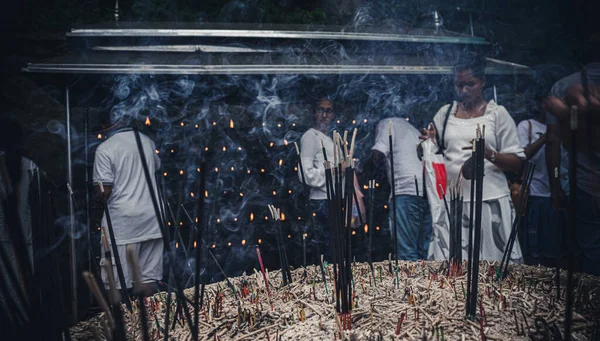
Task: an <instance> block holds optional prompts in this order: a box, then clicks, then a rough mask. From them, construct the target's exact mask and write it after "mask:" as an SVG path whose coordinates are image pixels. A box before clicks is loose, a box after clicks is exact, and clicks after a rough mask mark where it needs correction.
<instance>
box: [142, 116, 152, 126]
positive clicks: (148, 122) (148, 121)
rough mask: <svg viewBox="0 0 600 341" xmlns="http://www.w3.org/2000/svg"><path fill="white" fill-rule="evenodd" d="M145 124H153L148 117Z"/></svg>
mask: <svg viewBox="0 0 600 341" xmlns="http://www.w3.org/2000/svg"><path fill="white" fill-rule="evenodd" d="M144 124H145V125H147V126H149V125H151V124H152V122H150V117H148V116H146V122H144Z"/></svg>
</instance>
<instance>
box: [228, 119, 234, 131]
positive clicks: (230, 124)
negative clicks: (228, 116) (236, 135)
mask: <svg viewBox="0 0 600 341" xmlns="http://www.w3.org/2000/svg"><path fill="white" fill-rule="evenodd" d="M229 128H231V129H233V120H229Z"/></svg>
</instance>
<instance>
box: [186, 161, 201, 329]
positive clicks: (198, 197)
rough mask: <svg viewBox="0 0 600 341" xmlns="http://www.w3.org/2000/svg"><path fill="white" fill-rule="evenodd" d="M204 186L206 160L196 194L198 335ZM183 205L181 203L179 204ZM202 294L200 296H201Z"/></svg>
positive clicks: (195, 323) (195, 273) (196, 303)
mask: <svg viewBox="0 0 600 341" xmlns="http://www.w3.org/2000/svg"><path fill="white" fill-rule="evenodd" d="M205 188H206V162H202V163H201V164H200V183H199V184H198V192H197V195H196V268H195V271H194V279H195V281H194V328H195V329H196V335H198V327H199V323H200V315H199V314H200V307H201V306H203V299H204V297H203V296H204V295H200V294H199V288H198V287H199V285H200V282H202V294H204V285H205V284H204V281H202V278H201V277H200V266H201V264H202V263H201V262H202V258H201V257H202V253H201V250H202V248H201V244H200V241H201V240H202V239H203V235H202V232H203V228H204V190H205ZM181 206H182V207H183V205H181ZM201 296H202V297H201Z"/></svg>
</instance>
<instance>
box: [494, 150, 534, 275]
mask: <svg viewBox="0 0 600 341" xmlns="http://www.w3.org/2000/svg"><path fill="white" fill-rule="evenodd" d="M534 171H535V164H534V163H532V162H530V161H527V162H526V164H525V168H524V170H523V183H522V184H521V196H520V201H521V202H520V203H519V207H518V212H517V217H516V219H515V220H514V221H513V224H512V228H511V230H510V236H509V238H508V242H507V243H506V247H505V248H504V254H503V255H502V261H501V262H500V267H499V269H500V271H501V272H502V276H503V277H506V276H507V275H508V263H509V262H510V254H511V253H512V249H513V247H514V245H515V240H516V239H517V230H518V229H519V226H520V225H521V218H522V217H523V216H525V214H526V213H527V201H528V199H529V186H530V185H531V181H532V180H533V172H534Z"/></svg>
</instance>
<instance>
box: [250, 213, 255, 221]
mask: <svg viewBox="0 0 600 341" xmlns="http://www.w3.org/2000/svg"><path fill="white" fill-rule="evenodd" d="M253 220H254V213H252V212H250V221H253Z"/></svg>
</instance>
